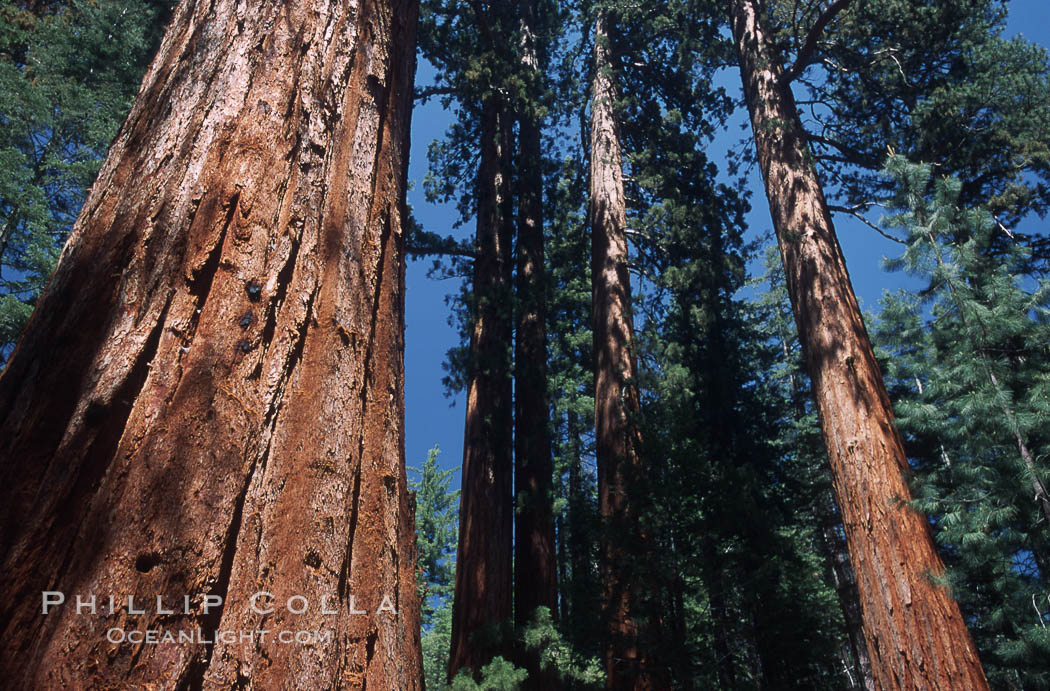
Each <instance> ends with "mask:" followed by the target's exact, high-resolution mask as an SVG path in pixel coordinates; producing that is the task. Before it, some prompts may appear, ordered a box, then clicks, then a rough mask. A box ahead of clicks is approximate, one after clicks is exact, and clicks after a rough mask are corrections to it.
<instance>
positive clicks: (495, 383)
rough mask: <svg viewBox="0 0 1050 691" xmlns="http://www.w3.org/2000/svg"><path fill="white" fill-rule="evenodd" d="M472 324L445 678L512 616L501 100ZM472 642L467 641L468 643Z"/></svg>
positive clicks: (507, 249) (481, 220)
mask: <svg viewBox="0 0 1050 691" xmlns="http://www.w3.org/2000/svg"><path fill="white" fill-rule="evenodd" d="M480 146H481V162H480V164H479V167H478V180H477V186H478V188H477V189H478V218H477V228H476V238H475V260H474V326H473V330H472V331H471V335H470V367H471V372H470V380H469V384H468V387H467V411H466V422H465V430H464V443H463V482H462V492H461V494H460V505H459V507H460V508H459V544H458V547H457V553H456V584H455V593H454V598H453V607H452V642H451V648H452V649H451V654H450V657H449V677H450V678H451V677H453V676H455V674H456V672H457V671H458V670H459V669H460V668H462V667H470V668H471V669H472V670H473V671H474V672H475V673H477V672H479V671H480V669H481V667H482V666H484V665H485V664H486V663H487V662H488V661H489V660H490V659H491V657H492V656H493V654H494V652H495V651H494V650H493V649H492V647H491V646H489V645H485V644H484V643H485V642H484V641H482V640H480V639H477V637H474V634H475V633H476V632H478V631H479V630H481V629H484V628H485V627H487V626H491V625H495V624H497V623H499V622H501V621H503V620H505V619H510V617H511V605H512V597H513V595H512V590H511V566H512V560H513V559H512V549H513V548H512V530H513V512H512V503H511V502H512V499H513V496H512V493H511V490H512V487H511V482H512V473H513V460H512V448H513V442H512V431H511V425H512V422H513V419H512V411H513V408H512V402H511V371H510V352H509V349H510V343H511V320H512V315H511V310H510V307H509V305H510V297H511V276H510V273H511V242H512V235H513V233H512V230H511V226H510V223H511V209H510V208H509V204H510V195H509V179H508V166H507V158H508V156H509V151H510V123H509V121H508V115H507V111H506V107H505V105H504V103H503V101H502V99H500V98H499V97H498V96H494V95H492V96H489V97H487V98H486V100H485V102H484V104H483V105H482V111H481V142H480ZM472 637H473V638H472Z"/></svg>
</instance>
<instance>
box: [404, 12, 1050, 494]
mask: <svg viewBox="0 0 1050 691" xmlns="http://www.w3.org/2000/svg"><path fill="white" fill-rule="evenodd" d="M1009 8H1010V15H1009V18H1008V20H1007V27H1006V32H1005V34H1006V35H1007V36H1014V35H1017V34H1021V35H1023V36H1024V37H1025V38H1027V39H1028V40H1030V41H1034V42H1036V43H1039V44H1041V45H1043V46H1045V47H1047V48H1050V2H1048V0H1014V1H1013V2H1011V3H1010V4H1009ZM730 76H732V77H734V78H735V77H736V74H733V75H730ZM432 78H433V70H432V68H430V67H429V65H426V64H424V63H422V62H421V63H420V66H419V71H418V74H417V75H416V83H417V84H420V85H422V84H427V83H430V81H431V80H432ZM743 117H744V115H743V114H742V113H738V115H737V119H735V120H734V121H733V122H732V123H731V124H730V125H729V129H728V131H727V132H726V133H724V134H723V135H720V136H719V137H718V138H717V139H716V141H715V144H714V147H715V150H717V147H719V146H722V147H725V146H727V145H731V144H734V143H735V142H736V141H737V140H739V138H740V135H741V130H740V129H739V128H738V127H737V125H738V124H739V123H740V122H742V118H743ZM450 123H451V114H450V113H446V112H444V111H443V110H442V109H441V105H440V103H439V101H438V100H437V99H432V100H431V101H430V102H429V103H427V104H425V105H421V106H417V108H416V109H415V111H414V112H413V114H412V148H411V161H410V164H409V179H410V180H411V181H412V185H413V189H412V190H410V191H409V193H408V201H409V204H411V205H412V207H413V209H414V212H415V215H416V217H417V218H418V219H419V221H420V222H421V223H422V224H423V226H424V227H425V228H426V229H427V230H429V231H432V232H437V233H439V234H441V235H445V234H448V233H453V232H455V234H456V235H457V236H458V237H464V238H466V237H469V236H470V235H471V233H473V226H472V225H471V224H468V225H467V226H465V227H463V228H461V229H459V230H458V231H453V229H452V225H453V223H454V222H455V220H456V216H457V214H456V211H455V209H454V208H453V207H451V206H449V205H436V204H430V203H428V202H427V201H426V200H425V198H424V195H423V178H424V177H425V175H426V170H427V162H426V151H427V147H428V145H429V144H430V142H431V141H433V140H434V139H440V138H441V137H442V136H443V134H444V132H445V129H446V128H447V127H448V126H449V124H450ZM749 185H750V187H751V189H752V206H753V209H752V211H751V213H750V214H749V215H748V218H747V222H748V227H749V233H750V234H751V235H752V236H755V235H759V234H763V233H768V232H771V224H770V220H769V211H768V209H767V208H766V201H765V195H764V192H762V188H761V181H760V179H759V177H758V171H757V169H755V170H753V171H752V174H751V178H750V180H749ZM1029 223H1031V224H1032V226H1035V227H1038V224H1040V223H1041V222H1040V221H1032V222H1029ZM1034 229H1035V228H1034V227H1029V226H1027V225H1026V226H1025V228H1024V230H1026V231H1028V232H1032V231H1033V230H1034ZM836 230H837V232H838V235H839V242H840V243H841V245H842V249H843V252H844V253H845V254H846V262H847V264H848V266H849V271H850V276H851V278H852V279H853V286H854V290H856V292H857V296H858V298H859V299H860V302H861V307H862V308H864V309H869V310H871V309H874V308H875V307H876V305H877V303H878V299H879V297H880V296H881V295H882V293H883V291H884V290H886V289H892V288H895V287H897V286H900V285H902V277H901V276H900V275H899V274H887V273H886V272H884V271H883V270H882V266H881V260H882V257H884V256H893V255H894V254H895V253H896V252H897V251H898V249H899V246H898V245H895V244H894V243H892V242H890V241H889V240H886V239H884V238H882V237H881V236H879V235H878V234H877V233H875V232H874V231H873V230H871V229H869V228H867V227H866V226H865V225H863V224H861V223H860V222H857V221H851V220H849V219H846V218H843V217H841V216H840V217H837V218H836ZM431 263H432V262H431V260H430V259H423V260H418V261H410V262H409V264H408V270H407V279H406V281H407V293H406V300H407V305H406V317H405V318H406V336H405V338H406V343H405V370H406V384H405V410H406V418H407V420H406V425H407V430H406V444H405V450H406V460H407V462H408V465H409V466H415V467H420V466H421V465H422V463H423V459H424V458H426V453H427V450H428V449H430V448H431V447H433V446H434V445H435V444H437V445H439V446H440V447H441V459H440V461H441V465H442V467H445V468H448V467H456V466H458V465H459V464H460V462H461V460H462V455H463V411H464V402H463V396H462V395H460V396H457V397H456V398H454V399H448V398H446V397H445V396H444V388H443V386H442V384H441V378H442V376H443V374H444V370H443V369H442V367H441V363H442V362H443V361H444V359H445V352H446V351H447V350H448V349H449V348H451V347H452V346H454V345H455V344H456V342H457V339H458V337H457V334H456V331H455V330H454V329H453V328H452V327H451V326H449V324H448V314H449V312H448V308H447V306H446V305H445V296H446V295H448V294H450V293H454V292H456V290H457V289H458V285H456V283H455V282H454V281H451V280H444V281H438V280H432V279H429V278H427V275H426V274H427V269H428V268H429V267H430V266H431ZM458 485H459V478H458V477H456V478H455V481H454V486H457V487H458Z"/></svg>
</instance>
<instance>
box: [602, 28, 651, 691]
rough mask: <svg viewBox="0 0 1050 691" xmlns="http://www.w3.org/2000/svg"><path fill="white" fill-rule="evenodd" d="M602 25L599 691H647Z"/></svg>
mask: <svg viewBox="0 0 1050 691" xmlns="http://www.w3.org/2000/svg"><path fill="white" fill-rule="evenodd" d="M609 26H610V21H609V17H608V15H607V14H606V13H605V11H604V10H600V11H599V13H598V16H597V18H596V20H595V25H594V84H593V94H592V98H591V182H590V204H591V208H590V221H591V243H592V252H593V256H592V265H591V280H592V283H593V304H594V306H593V320H594V357H595V377H594V379H595V381H594V416H595V435H596V436H595V450H596V456H597V463H598V508H599V511H600V513H601V517H602V521H603V530H602V581H603V584H602V585H603V592H604V603H605V619H606V622H607V625H608V629H607V634H608V641H607V643H606V645H605V652H604V659H605V672H606V686H607V687H608V688H617V689H626V688H636V689H644V688H652V687H653V685H654V683H655V682H654V679H653V677H652V675H651V671H650V669H649V668H650V666H651V662H650V660H649V659H648V657H649V655H648V651H646V650H645V647H644V645H642V644H641V641H642V639H643V638H644V637H645V635H646V634H647V633H648V632H643V631H642V630H641V627H640V619H639V604H640V597H639V584H638V583H637V582H636V579H635V578H634V575H633V571H634V563H635V561H636V560H638V559H640V558H641V555H639V554H636V553H632V552H635V551H637V549H638V548H640V546H641V545H642V544H644V540H642V539H641V535H640V531H639V529H638V525H637V521H638V516H637V512H636V511H635V510H634V508H633V507H632V503H631V494H632V493H634V492H635V490H634V489H632V486H633V485H634V483H635V481H636V480H638V479H640V478H641V477H642V474H643V472H644V469H643V467H642V462H641V459H640V457H639V455H638V448H639V446H640V441H641V440H640V434H639V429H638V424H637V417H638V414H639V410H640V406H639V400H638V389H637V385H636V383H635V380H634V379H635V364H634V353H633V349H632V338H633V332H634V319H633V314H632V307H631V280H630V275H629V273H628V267H627V263H628V258H627V234H626V224H627V218H626V216H627V212H626V205H625V196H624V187H623V159H622V154H621V151H620V132H619V125H618V123H617V120H616V114H615V111H614V107H615V100H616V82H615V75H614V66H613V57H612V50H611V46H610V34H609Z"/></svg>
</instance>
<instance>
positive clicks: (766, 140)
mask: <svg viewBox="0 0 1050 691" xmlns="http://www.w3.org/2000/svg"><path fill="white" fill-rule="evenodd" d="M729 10H730V12H729V15H730V21H731V24H732V28H733V36H734V39H735V41H736V45H737V51H738V54H739V59H740V72H741V78H742V81H743V87H744V95H745V97H746V99H747V104H748V109H749V111H750V114H751V124H752V129H753V132H754V137H755V146H756V150H757V153H758V161H759V165H760V167H761V170H762V175H763V178H764V180H765V185H766V196H767V197H768V200H769V207H770V213H771V215H772V217H773V226H774V228H775V229H776V233H777V240H778V242H779V245H780V253H781V259H782V260H783V263H784V270H785V274H786V278H787V286H788V293H789V295H790V297H791V303H792V306H793V308H794V312H795V320H796V322H797V324H798V332H799V337H800V339H801V343H802V349H803V353H804V355H805V359H806V366H807V369H808V371H809V374H810V378H811V380H812V384H813V393H814V396H815V399H816V402H817V409H818V412H819V414H820V421H821V429H822V431H823V435H824V442H825V445H826V446H827V450H828V456H829V458H830V461H831V470H832V475H833V480H834V487H835V493H836V497H837V499H838V504H839V507H840V508H841V510H842V519H843V525H844V527H845V531H846V538H847V542H848V544H849V551H850V558H851V562H852V565H853V571H854V573H855V575H856V579H857V589H858V592H859V595H860V601H861V609H862V615H863V620H864V635H865V637H866V639H867V643H868V648H869V654H870V658H871V664H872V671H873V674H874V677H875V681H876V683H877V684H878V686H879V687H880V688H883V689H916V688H921V689H983V688H987V681H986V680H985V676H984V672H983V670H982V669H981V664H980V661H979V660H978V658H977V652H976V649H975V648H974V645H973V641H972V639H971V638H970V634H969V632H968V631H967V630H966V626H965V623H964V622H963V619H962V616H961V615H960V613H959V608H958V606H957V605H956V603H955V601H954V600H953V599H952V597H951V594H950V593H949V592H948V589H947V588H946V587H944V586H942V585H938V584H935V583H934V582H933V580H932V579H933V578H936V577H937V576H939V575H941V574H942V573H943V570H944V569H943V565H942V563H941V560H940V558H939V557H938V555H937V552H936V550H935V548H934V544H933V540H932V538H931V536H930V532H929V529H928V526H927V525H926V520H925V518H924V517H923V516H922V515H920V514H919V513H917V512H916V511H914V510H913V509H911V508H910V507H909V506H908V501H909V500H910V493H909V490H908V486H907V484H906V483H905V473H906V471H907V467H908V465H907V459H906V457H905V455H904V448H903V446H902V444H901V440H900V436H899V435H898V433H897V431H896V428H895V427H894V423H893V414H892V410H891V408H890V402H889V398H888V396H887V394H886V389H885V387H884V385H883V382H882V375H881V373H880V371H879V367H878V364H877V363H876V361H875V356H874V353H873V351H872V347H871V344H870V342H869V340H868V336H867V332H866V331H865V328H864V323H863V321H862V319H861V313H860V309H859V308H858V306H857V301H856V298H855V296H854V294H853V289H852V286H851V284H850V281H849V275H848V274H847V272H846V264H845V260H844V259H843V257H842V251H841V249H840V248H839V245H838V241H837V239H836V237H835V232H834V228H833V226H832V223H831V217H830V214H829V212H828V208H827V204H826V203H825V200H824V195H823V191H822V189H821V186H820V182H819V180H818V179H817V175H816V170H815V168H814V165H813V161H812V159H811V158H810V157H809V154H808V152H807V151H806V149H805V144H804V141H805V133H804V131H803V129H802V125H801V122H800V120H799V117H798V112H797V110H796V108H795V104H794V100H793V98H792V95H791V91H790V88H789V86H788V81H787V80H786V79H785V76H784V70H783V68H782V66H781V64H780V60H779V56H778V55H777V54H776V51H775V49H774V47H773V43H772V38H771V36H770V34H769V33H768V31H767V30H766V28H765V26H764V22H765V18H764V17H763V16H762V14H761V12H762V9H761V6H760V4H759V3H757V2H755V0H730V2H729Z"/></svg>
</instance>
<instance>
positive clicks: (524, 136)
mask: <svg viewBox="0 0 1050 691" xmlns="http://www.w3.org/2000/svg"><path fill="white" fill-rule="evenodd" d="M533 5H534V2H533V0H523V1H522V2H521V4H520V8H521V52H522V56H521V62H522V68H523V73H524V77H525V79H526V80H527V81H526V85H527V87H526V88H527V92H526V96H527V98H526V100H525V102H524V103H523V104H522V105H521V111H522V112H520V113H519V114H518V142H519V162H520V163H519V165H518V170H519V173H518V180H519V190H518V237H517V284H516V287H517V301H516V304H517V310H518V313H517V338H516V340H515V351H514V413H515V414H514V421H515V429H514V464H515V465H514V478H515V480H514V483H515V502H514V504H515V512H516V513H515V531H514V536H515V538H514V620H515V622H516V623H517V624H518V625H519V626H525V625H527V624H528V622H529V621H530V620H531V619H532V618H533V616H534V614H535V612H536V609H537V608H538V607H546V608H548V609H549V610H550V613H551V615H552V616H557V613H558V610H557V607H558V592H557V588H558V581H557V554H556V553H555V545H554V506H553V501H554V459H553V458H552V456H551V436H550V429H549V418H550V414H549V410H548V405H547V328H546V322H547V297H546V280H547V279H546V268H545V266H544V256H543V255H544V252H543V250H544V247H543V151H542V143H541V139H540V127H541V124H542V123H541V119H540V115H539V109H540V99H541V97H542V95H543V74H542V72H541V70H540V63H539V56H538V55H537V46H536V36H535V30H536V17H535V7H534V6H533ZM525 664H526V668H527V669H528V671H529V678H528V681H527V682H526V683H527V686H528V687H529V688H534V689H546V690H550V689H553V688H555V687H556V685H557V675H556V673H555V671H554V670H553V669H548V670H541V669H540V665H539V654H538V651H526V656H525Z"/></svg>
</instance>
